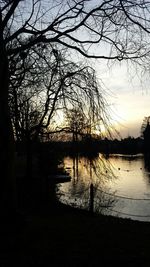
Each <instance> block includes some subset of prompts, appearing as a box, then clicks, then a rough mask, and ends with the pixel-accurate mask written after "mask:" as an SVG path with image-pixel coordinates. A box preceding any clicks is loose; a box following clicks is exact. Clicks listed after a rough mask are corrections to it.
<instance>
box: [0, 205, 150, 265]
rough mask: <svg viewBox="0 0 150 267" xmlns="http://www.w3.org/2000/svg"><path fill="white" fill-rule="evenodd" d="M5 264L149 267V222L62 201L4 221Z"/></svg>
mask: <svg viewBox="0 0 150 267" xmlns="http://www.w3.org/2000/svg"><path fill="white" fill-rule="evenodd" d="M1 244H2V248H1V252H0V266H3V267H4V266H20V267H22V266H71V267H72V266H91V267H93V266H141V267H143V266H150V224H149V223H145V222H137V221H131V220H126V219H119V218H114V217H108V216H100V215H94V216H92V215H90V213H88V212H85V211H81V210H77V209H73V208H69V207H67V206H65V205H57V206H56V207H55V208H53V209H52V208H51V207H49V208H48V207H47V208H46V209H42V210H41V211H34V213H28V214H27V213H25V214H24V215H23V216H22V217H21V218H20V216H19V217H18V219H17V221H15V220H13V221H7V223H5V225H1Z"/></svg>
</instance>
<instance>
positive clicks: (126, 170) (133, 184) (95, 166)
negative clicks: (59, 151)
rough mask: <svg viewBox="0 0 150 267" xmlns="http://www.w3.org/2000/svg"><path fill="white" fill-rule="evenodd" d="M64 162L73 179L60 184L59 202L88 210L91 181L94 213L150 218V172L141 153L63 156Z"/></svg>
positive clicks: (142, 218)
mask: <svg viewBox="0 0 150 267" xmlns="http://www.w3.org/2000/svg"><path fill="white" fill-rule="evenodd" d="M64 165H65V167H66V169H67V171H68V172H69V173H70V175H71V177H72V179H71V182H68V183H64V184H60V185H59V192H61V194H60V200H61V201H66V202H67V203H68V204H71V205H74V206H79V207H81V208H86V209H88V208H89V202H90V185H91V184H93V185H94V210H95V211H96V212H102V213H104V214H110V215H114V216H121V217H128V218H131V219H136V220H144V221H150V173H149V171H148V169H146V168H145V165H146V164H145V160H144V157H143V155H136V156H123V155H110V156H109V158H105V157H104V156H102V155H101V154H99V157H97V158H95V159H92V160H90V159H87V158H85V157H78V158H74V159H72V158H70V157H66V158H64ZM136 215H138V216H136Z"/></svg>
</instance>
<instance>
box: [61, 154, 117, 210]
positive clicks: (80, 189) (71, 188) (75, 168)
mask: <svg viewBox="0 0 150 267" xmlns="http://www.w3.org/2000/svg"><path fill="white" fill-rule="evenodd" d="M64 164H65V166H66V168H67V170H68V171H70V175H71V176H72V181H71V182H70V183H65V184H62V185H60V186H59V194H60V200H61V201H63V202H67V203H69V204H71V205H73V206H78V207H80V208H84V209H88V210H90V211H93V210H94V212H101V211H102V210H103V211H104V207H105V208H106V207H112V206H113V204H114V202H115V201H116V200H115V198H114V192H113V194H111V195H109V194H105V193H104V191H103V190H105V191H107V192H109V188H108V187H107V183H106V180H112V179H115V175H114V172H113V166H112V165H111V163H110V162H109V160H106V159H105V158H104V157H103V156H102V155H99V156H97V157H93V158H87V157H77V158H70V157H67V158H65V159H64Z"/></svg>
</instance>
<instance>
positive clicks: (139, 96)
mask: <svg viewBox="0 0 150 267" xmlns="http://www.w3.org/2000/svg"><path fill="white" fill-rule="evenodd" d="M97 73H98V76H99V77H100V78H102V80H103V82H104V84H105V86H106V87H107V88H108V94H109V91H110V94H109V95H108V97H107V99H108V102H109V103H110V106H111V108H112V110H113V111H112V113H111V114H112V118H113V121H114V122H113V124H114V125H115V127H116V129H117V130H119V132H120V134H121V136H122V137H128V136H133V137H138V136H139V135H140V130H141V124H142V122H143V118H144V117H145V116H149V115H150V76H149V75H148V73H147V74H146V75H144V76H143V77H141V72H140V70H138V71H137V74H135V70H133V69H132V70H131V69H129V68H127V67H126V66H125V64H124V65H122V66H121V65H119V64H118V65H115V66H113V67H111V68H110V69H108V68H106V69H105V68H103V67H102V63H100V64H97ZM138 76H139V78H138Z"/></svg>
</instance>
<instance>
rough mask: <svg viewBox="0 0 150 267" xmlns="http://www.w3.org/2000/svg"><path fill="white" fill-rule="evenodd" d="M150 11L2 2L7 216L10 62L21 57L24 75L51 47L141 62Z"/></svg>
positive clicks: (10, 202) (0, 129) (0, 119)
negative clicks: (33, 58)
mask: <svg viewBox="0 0 150 267" xmlns="http://www.w3.org/2000/svg"><path fill="white" fill-rule="evenodd" d="M149 9H150V7H149V2H147V1H144V0H142V1H141V0H140V1H136V2H135V1H134V0H131V1H123V0H117V1H116V0H107V1H103V0H102V1H101V2H100V3H98V4H97V3H96V2H95V1H93V0H91V1H88V0H80V1H75V0H69V1H68V0H64V1H61V0H58V1H57V2H55V1H49V2H48V1H44V0H43V1H41V0H31V1H29V0H25V1H21V0H10V1H7V0H2V1H0V162H1V167H0V174H2V173H4V175H3V176H4V179H1V184H0V188H1V191H0V195H1V208H2V210H3V211H4V212H6V213H9V211H10V210H11V209H12V207H15V193H14V191H15V189H14V185H15V181H14V178H15V175H14V134H13V130H14V129H13V125H12V120H11V116H10V106H9V99H10V94H11V90H10V81H11V78H12V76H11V66H12V62H13V61H14V60H15V58H16V57H17V58H18V56H19V58H20V63H21V64H20V71H22V70H24V64H23V63H24V62H25V59H26V57H27V55H28V54H29V53H31V54H32V53H33V51H34V49H36V48H37V47H38V46H41V47H42V49H44V44H50V45H51V44H53V45H54V48H53V49H54V51H53V52H54V53H55V55H57V48H56V49H55V45H56V44H57V45H59V49H62V48H63V47H67V48H69V49H70V51H74V52H77V53H79V54H80V55H81V56H84V57H87V58H99V59H102V60H104V59H106V60H119V61H121V60H123V59H127V60H128V59H133V60H135V59H137V58H139V59H140V58H141V59H142V58H143V57H144V56H147V55H148V52H149V43H148V42H147V36H148V34H149V32H150V30H149V29H150V26H149V23H150V19H149ZM104 47H107V49H103V48H104ZM33 54H34V53H33ZM41 57H42V52H41V53H40V54H39V58H41ZM35 64H36V62H35ZM14 67H15V65H14ZM15 68H16V67H15ZM33 68H34V64H33ZM17 71H19V70H17V69H15V73H16V72H17ZM37 72H38V68H37ZM15 75H16V74H15ZM22 79H24V77H23V76H22ZM20 82H21V81H20Z"/></svg>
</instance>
